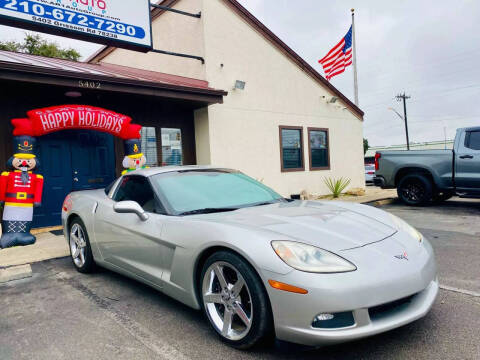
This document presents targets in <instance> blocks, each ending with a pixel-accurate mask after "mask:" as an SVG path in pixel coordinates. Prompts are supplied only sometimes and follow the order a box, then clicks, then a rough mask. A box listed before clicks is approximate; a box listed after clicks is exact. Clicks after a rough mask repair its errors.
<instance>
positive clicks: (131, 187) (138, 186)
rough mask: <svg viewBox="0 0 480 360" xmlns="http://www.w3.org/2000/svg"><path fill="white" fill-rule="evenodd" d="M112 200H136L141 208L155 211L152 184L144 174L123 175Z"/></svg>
mask: <svg viewBox="0 0 480 360" xmlns="http://www.w3.org/2000/svg"><path fill="white" fill-rule="evenodd" d="M113 200H114V201H127V200H131V201H136V202H137V203H139V204H140V206H141V207H142V208H143V210H145V211H148V212H155V196H154V194H153V190H152V186H151V185H150V183H149V182H148V180H147V178H146V177H144V176H134V175H132V176H124V177H123V178H122V180H121V183H120V184H119V185H118V189H117V191H116V193H115V195H114V196H113Z"/></svg>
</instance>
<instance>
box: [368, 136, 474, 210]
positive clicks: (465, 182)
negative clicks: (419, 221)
mask: <svg viewBox="0 0 480 360" xmlns="http://www.w3.org/2000/svg"><path fill="white" fill-rule="evenodd" d="M373 182H374V184H375V185H377V186H381V187H382V188H387V189H388V188H397V193H398V197H399V198H400V199H401V200H402V201H403V202H405V203H406V204H408V205H425V204H428V203H429V202H432V201H442V200H446V199H448V198H450V197H451V196H453V195H455V194H457V195H460V196H462V197H480V127H471V128H462V129H458V130H457V134H456V136H455V142H454V147H453V150H415V151H406V150H405V151H378V152H377V153H376V154H375V177H374V179H373Z"/></svg>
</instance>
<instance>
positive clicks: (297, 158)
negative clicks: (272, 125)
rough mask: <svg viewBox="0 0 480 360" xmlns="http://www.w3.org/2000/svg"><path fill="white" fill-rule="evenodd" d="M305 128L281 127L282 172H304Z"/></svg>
mask: <svg viewBox="0 0 480 360" xmlns="http://www.w3.org/2000/svg"><path fill="white" fill-rule="evenodd" d="M302 133H303V128H301V127H294V126H280V161H281V165H282V171H303V170H305V166H304V164H303V134H302Z"/></svg>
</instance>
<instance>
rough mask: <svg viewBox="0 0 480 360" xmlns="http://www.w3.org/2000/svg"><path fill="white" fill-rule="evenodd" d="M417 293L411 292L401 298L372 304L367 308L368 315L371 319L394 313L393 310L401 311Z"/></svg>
mask: <svg viewBox="0 0 480 360" xmlns="http://www.w3.org/2000/svg"><path fill="white" fill-rule="evenodd" d="M415 295H417V294H413V295H410V296H407V297H405V298H402V299H398V300H395V301H392V302H389V303H386V304H382V305H378V306H373V307H371V308H369V309H368V313H369V315H370V319H371V320H378V319H380V318H382V317H385V316H389V315H392V314H394V313H395V312H398V311H401V310H403V309H405V308H407V307H408V306H409V305H410V303H411V302H412V300H413V298H414V297H415Z"/></svg>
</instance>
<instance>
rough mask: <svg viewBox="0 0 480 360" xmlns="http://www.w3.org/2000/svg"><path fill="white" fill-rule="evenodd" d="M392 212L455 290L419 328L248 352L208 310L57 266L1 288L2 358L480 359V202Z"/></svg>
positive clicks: (46, 265)
mask: <svg viewBox="0 0 480 360" xmlns="http://www.w3.org/2000/svg"><path fill="white" fill-rule="evenodd" d="M383 208H384V209H385V210H387V211H390V212H392V213H394V214H396V215H398V216H400V217H402V218H404V219H405V220H407V221H409V222H410V223H411V224H413V225H414V226H416V227H417V228H418V229H419V230H420V231H422V232H423V233H424V234H425V235H426V236H427V237H428V238H429V239H430V240H431V242H432V244H433V246H434V248H435V251H436V255H437V260H438V265H439V277H440V283H441V284H442V285H444V286H445V287H448V289H449V290H444V289H442V290H441V291H440V294H439V296H438V298H437V301H436V303H435V305H434V306H433V309H432V311H431V312H430V313H429V314H428V315H427V316H426V317H425V318H423V319H421V320H419V321H417V322H415V323H412V324H410V325H407V326H404V327H402V328H399V329H396V330H393V331H390V332H388V333H385V334H382V335H378V336H374V337H371V338H368V339H364V340H360V341H356V342H353V343H347V344H342V345H338V346H334V347H326V348H321V349H311V348H303V347H300V346H296V345H293V344H286V343H278V342H277V343H276V344H273V345H268V346H263V347H261V348H259V349H256V350H254V351H249V352H241V351H237V350H234V349H231V348H229V347H227V346H224V345H223V344H222V343H220V341H219V340H218V339H217V337H216V335H215V334H214V333H213V332H212V331H211V330H210V328H209V326H208V324H207V322H206V320H205V319H204V318H203V315H202V314H201V313H200V312H198V311H195V310H192V309H190V308H187V307H186V306H184V305H182V304H180V303H178V302H176V301H175V300H172V299H170V298H168V297H167V296H164V295H162V294H161V293H158V292H157V291H155V290H153V289H151V288H149V287H147V286H144V285H142V284H139V283H137V282H134V281H132V280H129V279H128V278H125V277H123V276H120V275H117V274H114V273H112V272H109V271H106V270H103V271H100V272H98V273H96V274H93V275H82V274H79V273H77V272H76V271H75V270H74V269H73V266H72V265H71V263H70V260H69V259H58V260H51V261H46V262H42V263H37V264H33V265H32V269H33V272H34V276H33V278H30V279H26V280H20V281H15V282H10V283H7V284H3V285H0V359H2V360H9V359H49V360H50V359H82V360H83V359H116V360H117V359H118V360H119V359H129V360H132V359H175V360H181V359H480V335H479V333H480V297H479V295H480V294H479V293H480V221H479V220H480V201H463V200H459V199H455V200H450V201H448V202H447V203H445V204H443V205H442V206H434V207H428V208H407V207H404V206H401V205H399V204H393V205H388V206H384V207H383Z"/></svg>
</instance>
